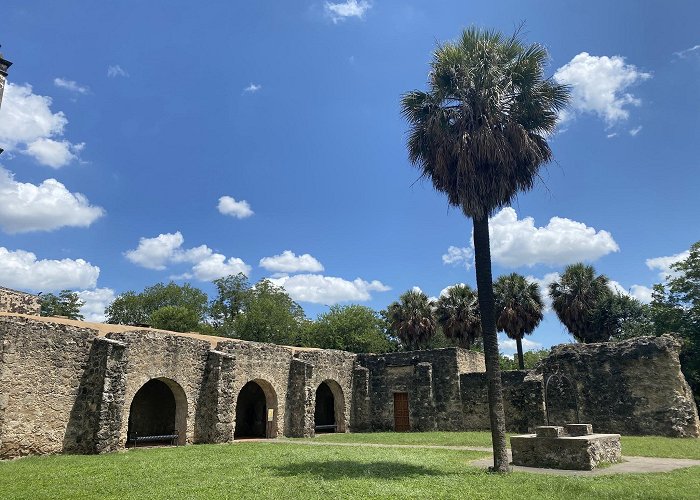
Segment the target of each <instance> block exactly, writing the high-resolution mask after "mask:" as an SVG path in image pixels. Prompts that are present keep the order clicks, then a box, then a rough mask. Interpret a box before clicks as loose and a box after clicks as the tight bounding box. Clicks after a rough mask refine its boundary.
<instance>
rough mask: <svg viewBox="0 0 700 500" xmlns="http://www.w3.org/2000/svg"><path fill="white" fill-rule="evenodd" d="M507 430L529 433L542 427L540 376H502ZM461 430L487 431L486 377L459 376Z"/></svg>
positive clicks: (525, 373) (515, 373) (522, 373)
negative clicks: (463, 427)
mask: <svg viewBox="0 0 700 500" xmlns="http://www.w3.org/2000/svg"><path fill="white" fill-rule="evenodd" d="M501 380H502V382H503V406H504V410H505V416H506V429H507V430H508V431H510V432H531V431H533V430H534V429H535V427H537V426H539V425H543V424H544V423H545V408H544V387H543V384H542V376H541V375H538V374H535V373H532V372H528V371H525V370H522V371H506V372H502V373H501ZM460 388H461V397H462V408H463V412H464V420H465V421H464V426H465V429H467V430H488V429H489V428H490V425H491V424H490V420H489V404H488V380H487V378H486V374H485V373H467V374H463V375H461V376H460Z"/></svg>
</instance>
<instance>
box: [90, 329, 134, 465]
mask: <svg viewBox="0 0 700 500" xmlns="http://www.w3.org/2000/svg"><path fill="white" fill-rule="evenodd" d="M93 343H97V344H98V345H101V347H102V351H103V353H104V354H103V356H104V360H105V362H104V375H103V377H102V380H103V383H102V391H101V395H100V397H99V410H98V418H97V429H96V432H95V452H96V453H105V452H109V451H115V450H117V449H119V443H120V437H121V436H120V435H119V431H120V429H121V425H122V422H121V420H122V413H123V412H122V410H123V408H124V393H125V391H126V344H124V343H122V342H117V341H116V340H110V339H107V338H103V337H98V338H96V339H95V340H94V341H93Z"/></svg>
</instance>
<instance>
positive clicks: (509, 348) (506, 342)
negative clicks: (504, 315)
mask: <svg viewBox="0 0 700 500" xmlns="http://www.w3.org/2000/svg"><path fill="white" fill-rule="evenodd" d="M521 343H522V345H523V352H525V351H534V350H537V349H542V344H540V343H539V342H534V341H532V340H530V339H529V338H527V337H524V338H523V339H522V341H521ZM498 348H499V350H500V351H501V353H502V354H505V355H510V356H512V355H513V354H515V353H516V352H518V346H517V344H516V342H515V340H513V339H510V338H508V337H507V336H505V335H503V334H499V335H498Z"/></svg>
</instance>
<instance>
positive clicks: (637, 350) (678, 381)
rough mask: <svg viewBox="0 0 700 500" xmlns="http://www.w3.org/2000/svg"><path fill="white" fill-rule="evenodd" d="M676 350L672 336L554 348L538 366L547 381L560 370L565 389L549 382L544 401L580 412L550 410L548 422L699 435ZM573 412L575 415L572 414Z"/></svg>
mask: <svg viewBox="0 0 700 500" xmlns="http://www.w3.org/2000/svg"><path fill="white" fill-rule="evenodd" d="M679 349H680V343H679V342H678V341H677V340H676V339H674V338H673V337H672V336H670V335H663V336H661V337H638V338H636V339H631V340H628V341H625V342H617V343H613V342H609V343H600V344H569V345H559V346H556V347H554V348H552V352H551V354H550V355H549V356H548V357H547V358H545V359H544V360H542V361H541V362H540V364H539V365H538V367H537V369H536V370H537V372H539V373H541V374H542V376H543V380H544V381H545V384H546V383H547V380H550V377H552V379H551V380H556V378H557V377H559V376H561V375H563V376H564V377H565V381H566V383H565V384H563V385H566V386H568V389H566V390H563V391H559V390H554V391H552V390H551V386H550V387H549V390H548V391H547V396H546V405H547V407H548V409H550V410H551V409H556V408H566V407H568V406H570V404H572V402H573V404H575V405H576V406H577V410H578V411H577V412H569V413H568V414H566V412H564V413H563V414H564V416H561V415H562V413H561V412H556V411H554V412H553V411H549V424H558V425H561V424H564V423H567V421H566V420H568V422H575V421H579V422H592V423H593V425H594V426H595V428H596V430H598V431H600V432H614V433H621V434H654V435H661V436H674V437H698V436H699V435H700V423H699V422H698V413H697V408H696V406H695V403H694V400H693V395H692V393H691V391H690V387H689V386H688V383H687V382H686V380H685V378H684V377H683V374H682V373H681V370H680V361H679V359H678V352H679ZM571 392H573V396H574V398H571V396H572V394H571ZM574 414H577V416H578V420H575V419H570V416H571V415H574ZM567 417H569V418H567Z"/></svg>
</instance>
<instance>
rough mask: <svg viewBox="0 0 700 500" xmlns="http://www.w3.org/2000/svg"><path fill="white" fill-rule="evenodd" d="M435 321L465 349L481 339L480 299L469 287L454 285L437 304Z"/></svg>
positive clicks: (449, 336)
mask: <svg viewBox="0 0 700 500" xmlns="http://www.w3.org/2000/svg"><path fill="white" fill-rule="evenodd" d="M435 319H436V320H437V323H438V325H440V328H441V329H442V331H443V332H444V334H445V336H446V337H447V338H449V339H452V340H453V341H455V343H456V344H457V345H458V346H459V347H462V348H464V349H469V348H471V347H472V345H473V344H474V342H475V341H476V339H477V338H479V337H481V314H480V313H479V299H478V297H477V295H476V292H475V291H474V290H472V289H471V287H469V285H461V284H460V285H454V286H452V287H450V288H449V290H448V291H447V292H446V293H445V294H444V295H443V296H441V297H440V298H439V299H438V300H437V303H436V304H435Z"/></svg>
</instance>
